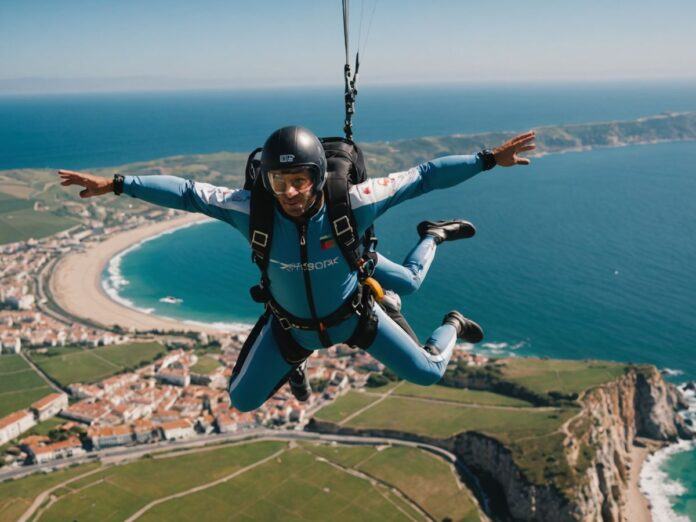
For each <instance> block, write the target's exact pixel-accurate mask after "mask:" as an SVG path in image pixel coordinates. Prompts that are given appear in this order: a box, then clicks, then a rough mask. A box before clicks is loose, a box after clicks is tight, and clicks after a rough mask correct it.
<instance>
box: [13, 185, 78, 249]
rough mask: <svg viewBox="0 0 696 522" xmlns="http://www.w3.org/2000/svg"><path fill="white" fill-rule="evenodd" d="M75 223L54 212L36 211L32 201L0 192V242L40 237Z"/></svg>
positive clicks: (71, 219)
mask: <svg viewBox="0 0 696 522" xmlns="http://www.w3.org/2000/svg"><path fill="white" fill-rule="evenodd" d="M77 223H78V221H77V220H76V219H73V218H70V217H67V216H61V215H58V214H56V213H54V212H37V211H35V210H34V201H32V200H28V199H21V198H17V197H14V196H11V195H9V194H6V193H2V192H0V244H3V243H14V242H15V241H25V240H27V239H31V238H33V239H40V238H42V237H46V236H50V235H52V234H55V233H57V232H60V231H61V230H65V229H67V228H70V227H72V226H74V225H76V224H77Z"/></svg>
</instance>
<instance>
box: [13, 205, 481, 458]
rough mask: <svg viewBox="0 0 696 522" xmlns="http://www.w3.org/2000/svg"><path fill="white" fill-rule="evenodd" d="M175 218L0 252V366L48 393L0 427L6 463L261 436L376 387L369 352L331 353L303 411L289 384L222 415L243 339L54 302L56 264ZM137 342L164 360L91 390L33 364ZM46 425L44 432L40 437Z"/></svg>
mask: <svg viewBox="0 0 696 522" xmlns="http://www.w3.org/2000/svg"><path fill="white" fill-rule="evenodd" d="M175 218H176V214H175V213H173V212H162V211H156V212H146V213H140V214H135V215H130V216H129V217H126V216H125V215H124V216H123V220H122V222H120V223H118V225H113V226H111V227H109V226H105V225H104V223H103V222H101V221H99V220H94V219H89V220H86V221H85V223H84V224H83V225H79V226H75V227H73V228H71V229H69V230H66V231H63V232H60V233H58V234H55V235H53V236H49V237H46V238H43V239H38V240H35V239H30V240H27V241H21V242H15V243H11V244H8V245H3V246H0V255H2V260H3V263H2V266H1V267H0V352H1V354H2V355H0V357H9V356H13V355H14V356H19V357H21V358H22V359H24V360H25V361H27V362H28V363H31V366H32V367H33V368H34V370H35V371H36V372H38V373H40V374H41V377H42V378H43V379H45V380H46V381H47V382H48V383H49V384H50V386H51V387H52V388H53V390H50V393H46V395H44V396H42V397H40V398H38V399H37V400H36V401H34V402H32V403H31V405H29V406H28V407H26V408H17V409H16V410H15V411H12V412H11V413H9V414H7V415H5V416H4V417H2V418H0V450H2V451H3V455H2V457H1V458H2V463H3V465H4V466H12V467H16V466H22V465H25V464H50V463H52V462H60V461H61V460H64V459H66V458H70V457H77V456H81V455H86V454H89V453H91V452H99V451H100V450H102V449H106V448H113V447H117V446H132V445H137V444H150V443H155V442H162V441H176V440H182V439H193V438H196V437H205V436H206V435H210V434H226V433H239V432H243V431H244V430H250V429H255V428H259V427H266V428H269V427H270V428H273V427H282V428H284V429H288V428H293V427H295V428H298V429H300V428H302V426H303V425H304V423H306V422H307V420H308V419H309V417H310V416H311V413H312V412H314V411H316V410H317V409H319V408H321V407H322V406H324V405H326V404H327V403H329V402H331V401H333V400H335V399H336V398H337V397H339V396H341V395H343V394H345V393H346V392H347V391H348V390H351V389H358V390H360V389H363V388H365V387H366V386H371V385H377V384H379V383H381V382H382V381H384V379H385V377H384V376H383V373H382V372H383V371H384V367H383V366H382V365H381V364H380V363H379V362H378V361H376V360H375V359H373V358H372V357H371V356H370V355H369V354H367V353H366V352H364V351H361V350H355V349H352V348H349V347H347V346H344V345H337V346H334V347H332V348H329V349H327V350H321V351H317V352H316V353H315V354H314V355H313V356H312V357H311V358H310V360H309V369H308V373H309V377H310V381H311V383H312V386H313V391H314V393H313V394H312V396H311V397H310V399H309V400H308V401H307V402H304V403H300V402H298V401H297V400H296V399H295V398H294V397H293V396H292V394H291V393H290V390H289V388H288V387H282V388H280V390H278V391H277V392H276V393H275V394H274V395H273V397H272V398H271V399H270V400H269V401H267V402H266V403H265V404H264V405H263V407H261V408H259V409H258V410H255V411H254V412H246V413H245V412H240V411H237V410H235V409H234V408H233V407H231V406H230V401H229V397H228V394H227V391H226V388H227V383H228V381H229V378H230V375H231V373H232V368H233V367H234V364H235V361H236V360H237V357H238V355H239V352H240V350H241V347H242V345H243V343H244V340H245V339H246V335H247V332H246V331H235V332H225V331H220V332H210V331H207V332H206V331H197V332H196V331H186V329H185V328H184V325H181V327H180V329H179V330H176V331H163V330H148V331H142V330H138V329H137V328H134V327H128V326H127V325H124V326H118V325H113V326H111V327H107V326H105V325H102V324H98V323H96V322H91V321H90V320H89V319H88V318H79V317H75V316H72V315H71V314H70V313H69V312H67V311H65V310H63V309H62V308H61V307H60V306H59V305H58V304H57V303H56V302H55V300H54V299H53V296H52V295H51V293H50V290H49V288H50V277H51V275H52V270H53V269H54V267H55V266H56V264H57V263H58V262H59V261H60V260H61V259H63V258H64V257H65V256H68V255H75V254H83V253H85V252H86V251H87V250H89V249H90V248H92V247H95V246H98V245H99V243H100V242H102V241H104V240H105V239H106V238H108V237H110V236H112V235H113V234H116V233H120V234H123V233H124V230H125V231H127V230H131V229H134V228H136V227H142V226H144V225H148V224H152V223H165V224H166V222H167V221H169V220H173V219H175ZM100 270H103V268H102V269H100ZM118 306H120V305H118ZM139 342H150V343H153V342H154V343H159V344H160V345H161V348H162V350H161V353H162V356H160V357H157V358H156V359H154V360H152V361H148V362H147V364H140V365H139V366H138V367H137V368H129V369H125V370H124V371H120V372H116V373H115V374H114V375H109V376H108V377H106V378H104V379H99V380H96V381H90V382H71V383H68V384H66V383H64V382H59V381H57V380H56V379H55V378H54V377H53V376H52V375H51V374H50V373H47V372H44V370H43V369H42V368H41V364H34V363H33V362H34V360H36V359H37V358H40V357H45V358H50V357H49V356H51V355H52V354H53V353H55V352H56V351H57V350H61V349H64V348H66V347H72V348H74V349H76V350H80V351H88V352H91V353H96V352H97V350H105V349H107V350H108V349H112V350H114V351H115V350H117V349H119V347H123V346H126V345H134V346H136V347H137V346H138V345H137V343H139ZM108 353H109V352H102V354H108ZM2 360H3V359H2V358H0V362H1V361H2ZM460 360H465V361H466V362H467V364H471V365H478V364H483V363H484V362H485V361H486V359H485V357H483V356H481V355H475V354H473V353H471V352H469V351H466V350H457V351H456V353H455V357H454V358H453V360H452V362H453V364H456V363H457V362H458V361H460ZM203 362H204V363H205V364H203ZM392 378H393V377H392ZM380 379H381V380H382V381H380ZM47 391H49V390H48V389H47ZM46 423H50V426H51V429H50V430H48V432H46V430H40V429H37V427H40V426H42V425H45V424H46Z"/></svg>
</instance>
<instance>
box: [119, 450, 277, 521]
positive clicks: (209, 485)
mask: <svg viewBox="0 0 696 522" xmlns="http://www.w3.org/2000/svg"><path fill="white" fill-rule="evenodd" d="M285 451H286V448H283V449H281V450H278V451H276V452H275V453H273V454H272V455H269V456H268V457H266V458H265V459H262V460H259V461H257V462H254V463H253V464H249V465H248V466H246V467H245V468H242V469H239V470H237V471H235V472H234V473H230V474H229V475H227V476H225V477H222V478H220V479H218V480H214V481H213V482H208V483H207V484H201V485H200V486H196V487H195V488H190V489H187V490H186V491H180V492H179V493H174V494H173V495H168V496H166V497H162V498H159V499H157V500H153V501H152V502H150V503H149V504H148V505H146V506H144V507H142V508H141V509H139V510H138V511H136V512H135V513H134V514H133V515H131V516H130V517H128V518H127V519H126V521H125V522H133V521H134V520H137V519H138V518H140V517H141V516H143V515H144V514H145V513H146V512H147V511H149V510H150V509H152V508H153V507H155V506H158V505H160V504H163V503H164V502H168V501H170V500H174V499H176V498H181V497H185V496H186V495H191V494H192V493H198V492H199V491H203V490H205V489H209V488H212V487H215V486H217V485H218V484H223V483H225V482H227V481H228V480H232V479H233V478H235V477H238V476H239V475H241V474H242V473H246V472H247V471H249V470H252V469H254V468H256V467H257V466H260V465H261V464H265V463H266V462H268V461H269V460H273V459H275V458H278V457H279V456H280V455H282V454H283V453H285Z"/></svg>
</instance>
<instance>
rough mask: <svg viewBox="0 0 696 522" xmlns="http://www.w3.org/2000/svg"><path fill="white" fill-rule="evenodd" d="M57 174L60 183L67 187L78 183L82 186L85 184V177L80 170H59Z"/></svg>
mask: <svg viewBox="0 0 696 522" xmlns="http://www.w3.org/2000/svg"><path fill="white" fill-rule="evenodd" d="M58 175H59V176H60V179H61V182H60V184H61V185H63V186H64V187H69V186H70V185H80V186H83V187H85V186H87V185H86V182H87V179H86V178H85V176H84V174H82V173H80V172H74V171H72V170H59V171H58Z"/></svg>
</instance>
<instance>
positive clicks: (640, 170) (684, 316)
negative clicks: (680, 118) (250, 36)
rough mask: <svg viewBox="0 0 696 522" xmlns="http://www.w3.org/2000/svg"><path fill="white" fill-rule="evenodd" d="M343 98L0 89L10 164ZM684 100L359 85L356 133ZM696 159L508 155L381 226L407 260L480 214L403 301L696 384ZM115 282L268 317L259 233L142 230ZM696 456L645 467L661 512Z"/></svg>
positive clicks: (245, 318)
mask: <svg viewBox="0 0 696 522" xmlns="http://www.w3.org/2000/svg"><path fill="white" fill-rule="evenodd" d="M341 102H342V98H341V91H340V88H336V89H330V88H326V89H313V90H299V89H289V90H279V91H258V92H251V91H240V92H233V93H229V92H204V93H167V94H155V93H148V94H127V95H124V94H119V95H115V94H114V95H89V96H79V95H69V96H68V95H65V96H45V97H0V144H2V145H0V168H19V167H43V166H50V167H63V168H80V169H86V168H89V167H97V166H106V165H117V164H122V163H126V162H132V161H139V160H147V159H153V158H156V157H161V156H165V155H174V154H188V153H204V152H214V151H219V150H234V151H246V150H249V149H250V148H252V147H254V146H258V145H260V144H261V143H262V142H263V139H264V137H265V136H266V135H267V134H268V133H269V132H270V131H271V130H273V129H274V128H276V127H279V126H281V125H284V124H288V123H302V124H304V125H306V126H308V127H310V128H312V129H313V130H315V131H316V132H317V133H319V134H338V133H340V127H341V125H342V112H341V110H342V107H341ZM687 110H696V89H694V85H693V84H692V85H688V84H643V85H635V84H628V83H624V84H613V85H585V86H578V85H575V86H568V85H552V86H541V85H537V86H534V85H526V86H509V87H484V86H478V87H462V86H437V87H435V86H428V87H426V86H421V87H400V88H396V87H379V88H377V87H374V88H370V87H365V88H363V89H362V90H361V93H360V97H359V100H358V113H357V114H356V116H355V128H356V136H357V138H358V139H359V140H362V141H373V140H394V139H399V138H408V137H416V136H422V135H446V134H451V133H468V132H481V131H489V130H491V131H492V130H525V129H527V128H529V127H532V126H540V125H553V124H563V123H572V122H588V121H598V120H603V121H605V120H612V119H632V118H637V117H640V116H648V115H652V114H658V113H660V112H664V111H687ZM461 152H462V153H464V152H469V151H461ZM694 165H696V143H663V144H657V145H647V146H633V147H624V148H618V149H603V150H594V151H590V152H582V153H567V154H560V155H551V156H545V157H542V158H538V159H535V160H534V161H533V164H532V166H531V167H527V168H521V167H520V168H513V169H496V170H494V171H492V172H489V173H484V174H481V175H479V176H476V177H475V178H474V179H472V180H471V181H468V182H466V183H463V184H461V185H459V186H457V187H456V188H453V189H450V190H447V191H440V192H435V193H431V194H429V195H427V196H424V197H422V198H419V199H416V200H413V201H410V202H407V203H405V204H403V205H401V206H399V207H397V208H396V209H393V210H392V211H391V212H390V213H388V214H386V215H385V216H384V217H383V218H382V219H380V220H379V221H378V223H377V232H378V234H379V238H380V251H381V252H382V253H383V254H385V255H387V256H389V257H391V258H392V259H394V260H397V261H398V260H401V259H402V258H403V257H404V256H405V255H406V254H407V252H408V251H409V249H410V248H411V247H412V246H413V244H414V243H415V242H416V240H417V234H416V230H415V226H416V224H417V223H418V222H419V221H421V220H422V219H437V218H448V217H463V218H466V219H469V220H471V221H472V222H473V223H474V224H475V225H476V226H477V228H478V233H477V235H476V236H475V237H474V238H472V239H469V240H463V241H459V242H456V243H448V244H444V245H442V246H441V247H440V248H439V249H438V254H437V257H436V259H435V262H434V263H433V266H432V268H431V271H430V274H429V275H428V278H427V280H426V281H425V283H424V284H423V286H422V288H421V290H420V291H419V292H418V293H417V294H415V295H413V296H409V297H405V298H404V299H403V301H404V310H405V314H406V316H407V317H408V318H409V321H410V322H411V324H412V326H413V327H414V329H415V330H416V332H417V333H418V334H419V335H420V336H421V337H425V336H427V335H428V334H429V332H430V331H431V330H432V329H433V328H434V327H435V326H436V325H438V324H439V323H440V321H441V319H442V315H443V314H444V313H445V312H446V311H448V310H450V309H453V308H456V309H460V310H461V311H463V312H464V313H465V314H466V315H469V316H471V317H472V318H474V319H476V320H477V321H478V322H479V323H480V324H482V326H483V327H484V329H485V330H486V341H485V342H484V343H483V344H482V345H481V347H480V349H481V350H483V351H485V352H486V353H489V354H492V355H504V354H517V355H537V356H549V357H566V358H608V359H615V360H622V361H634V362H649V363H653V364H656V365H657V366H658V367H660V368H663V369H670V372H671V374H672V377H671V379H673V380H675V381H684V380H688V379H696V357H695V356H696V321H694V319H693V314H692V310H693V308H694V304H695V301H696V276H694V274H693V267H694V266H696V242H694V241H693V238H694V237H695V236H696V221H695V220H694V217H695V216H696V213H695V212H694V210H695V209H696V203H694V202H695V201H696V175H695V174H696V172H694V171H695V167H694ZM210 245H214V247H213V248H211V247H210ZM204 246H205V248H204ZM105 277H106V278H107V279H109V280H110V281H111V283H110V284H113V282H114V281H116V282H118V283H119V286H118V288H117V291H118V293H119V296H120V298H121V299H123V300H125V301H126V302H128V303H130V304H131V305H132V306H134V307H138V308H141V309H144V310H147V311H149V312H151V313H156V314H160V315H165V316H169V317H176V318H182V319H186V320H192V321H202V322H210V323H251V322H253V321H254V319H255V317H256V316H258V314H259V313H260V309H259V307H258V305H256V304H255V303H253V302H251V300H250V299H249V297H248V293H247V289H248V288H249V287H250V286H251V285H253V284H255V282H256V281H257V279H258V273H257V269H256V267H255V266H254V265H252V263H251V262H250V259H249V251H248V246H247V245H246V243H245V242H244V240H243V239H242V237H241V235H240V234H238V233H237V232H236V231H234V230H233V229H231V228H230V227H229V226H227V225H225V224H222V223H214V222H213V223H205V224H201V225H195V226H191V227H189V228H185V229H182V230H178V231H176V232H174V233H171V234H166V235H163V236H160V237H158V238H155V239H152V240H149V241H146V242H144V243H142V244H141V245H138V246H137V247H136V248H133V249H131V250H130V251H129V252H128V253H126V254H124V255H122V256H119V257H118V258H117V259H116V260H114V262H112V264H111V265H110V267H109V268H108V270H107V273H105ZM166 296H173V297H175V298H176V299H177V301H176V302H175V303H166V302H162V301H161V299H162V298H164V297H166ZM695 460H696V452H694V451H690V452H681V453H679V452H676V453H674V454H672V455H668V454H665V456H664V458H662V460H660V459H658V461H656V462H653V463H651V465H652V466H653V467H652V468H650V469H651V473H653V474H654V475H655V476H657V475H658V474H659V473H664V474H665V477H666V479H665V480H664V481H662V482H663V483H669V484H672V485H673V486H674V487H671V488H667V489H664V490H660V491H659V492H656V491H652V492H651V494H653V495H661V496H660V497H659V498H663V499H665V498H666V499H668V501H667V502H666V508H665V509H666V511H664V512H661V513H656V515H657V516H658V517H665V518H664V519H665V520H669V519H672V518H673V517H675V516H677V515H676V514H675V512H676V513H678V514H680V515H681V516H689V517H691V518H692V519H694V520H696V500H695V499H696V468H695V467H694V462H695ZM653 489H654V488H653ZM651 498H652V497H651ZM656 498H657V497H656ZM655 503H656V502H655V501H653V504H655ZM658 519H659V518H658Z"/></svg>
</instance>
